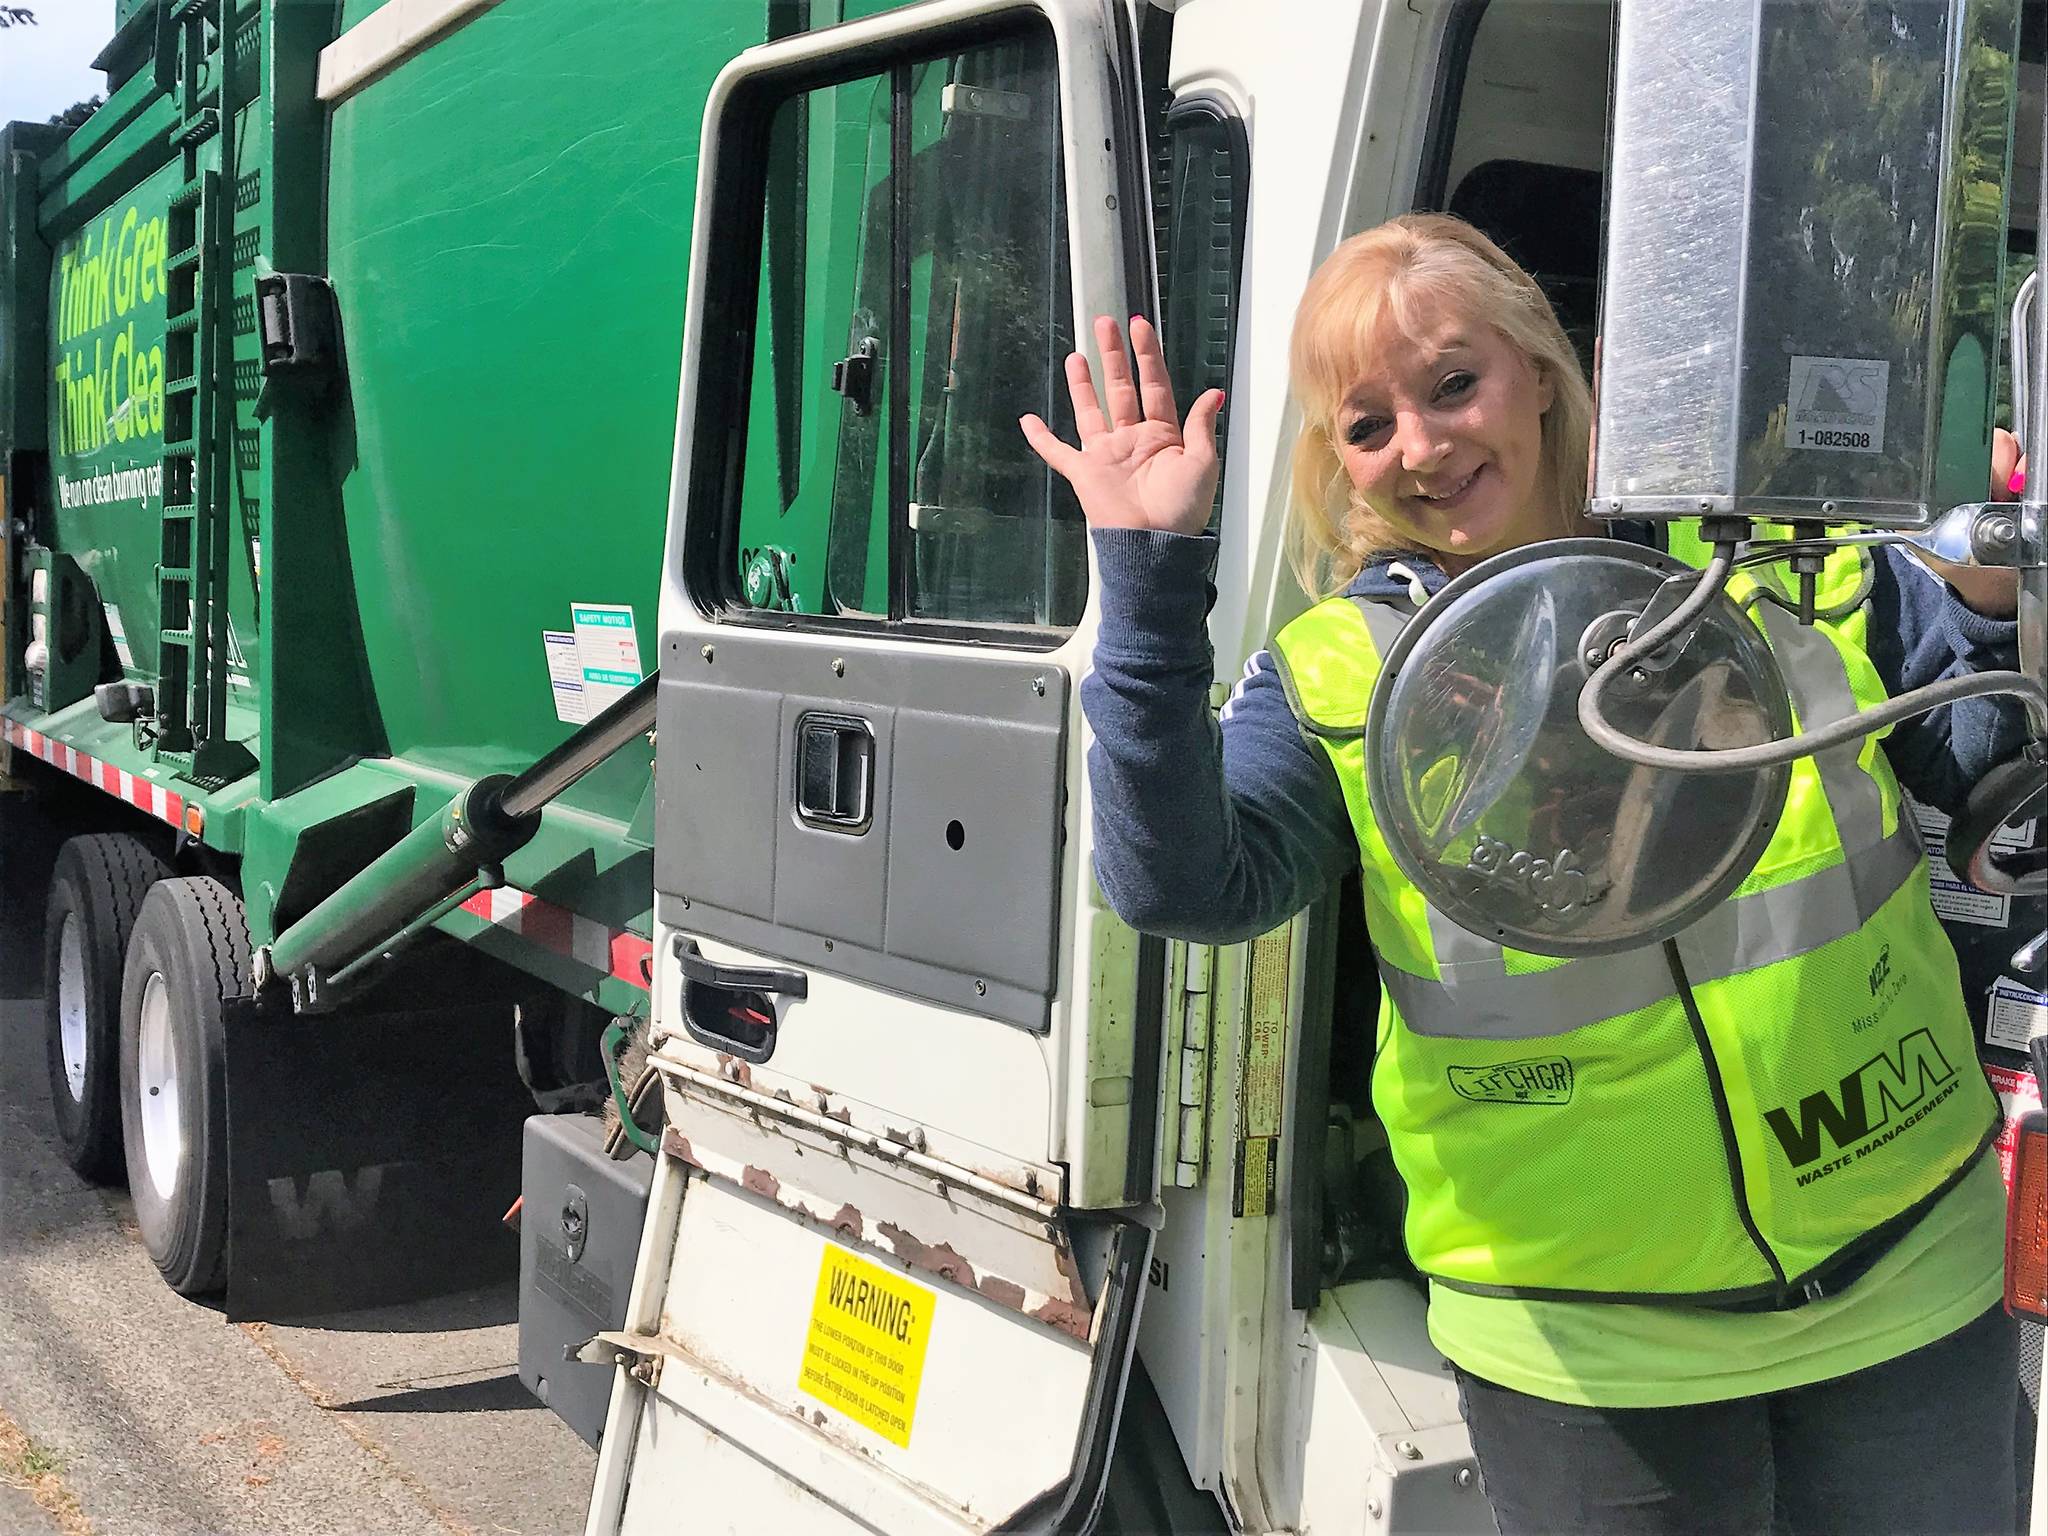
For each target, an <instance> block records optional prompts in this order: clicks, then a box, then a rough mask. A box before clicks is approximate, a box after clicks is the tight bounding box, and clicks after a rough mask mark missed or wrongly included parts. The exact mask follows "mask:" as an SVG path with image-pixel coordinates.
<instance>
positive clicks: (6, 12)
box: [0, 5, 36, 32]
mask: <svg viewBox="0 0 2048 1536" xmlns="http://www.w3.org/2000/svg"><path fill="white" fill-rule="evenodd" d="M35 24H36V13H35V12H34V11H32V10H30V9H29V8H28V7H27V6H25V5H0V32H4V31H6V30H7V29H8V28H9V27H32V26H34V25H35Z"/></svg>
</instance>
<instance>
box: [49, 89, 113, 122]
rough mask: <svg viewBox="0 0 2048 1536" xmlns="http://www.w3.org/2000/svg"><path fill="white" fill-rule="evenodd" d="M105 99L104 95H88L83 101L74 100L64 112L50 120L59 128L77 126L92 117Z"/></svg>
mask: <svg viewBox="0 0 2048 1536" xmlns="http://www.w3.org/2000/svg"><path fill="white" fill-rule="evenodd" d="M105 100H106V98H105V97H104V96H88V97H86V98H85V100H83V101H74V102H73V103H71V105H70V106H68V107H66V108H65V109H64V110H63V111H62V112H59V113H58V114H57V115H56V116H55V117H53V118H51V119H50V121H51V122H53V123H55V124H56V125H57V126H58V127H59V128H76V127H77V126H78V125H79V124H80V123H82V122H84V121H85V120H86V119H87V118H88V117H91V116H92V115H93V113H94V112H95V111H96V110H98V108H99V106H100V104H101V103H102V102H103V101H105Z"/></svg>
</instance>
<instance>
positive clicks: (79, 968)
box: [57, 912, 87, 1104]
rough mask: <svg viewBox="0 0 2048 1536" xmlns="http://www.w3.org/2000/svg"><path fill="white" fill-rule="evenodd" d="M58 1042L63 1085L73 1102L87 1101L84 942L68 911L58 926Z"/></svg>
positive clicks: (74, 915)
mask: <svg viewBox="0 0 2048 1536" xmlns="http://www.w3.org/2000/svg"><path fill="white" fill-rule="evenodd" d="M57 1046H58V1049H59V1051H60V1052H61V1053H62V1056H63V1060H64V1087H65V1089H66V1090H67V1091H68V1092H69V1093H70V1095H71V1102H72V1103H74V1104H79V1103H83V1102H84V1101H85V1053H86V1050H87V1045H86V1031H85V943H84V937H83V935H82V934H80V932H79V929H78V915H77V914H76V913H75V912H66V913H65V914H64V917H63V921H62V926H60V927H59V928H58V930H57Z"/></svg>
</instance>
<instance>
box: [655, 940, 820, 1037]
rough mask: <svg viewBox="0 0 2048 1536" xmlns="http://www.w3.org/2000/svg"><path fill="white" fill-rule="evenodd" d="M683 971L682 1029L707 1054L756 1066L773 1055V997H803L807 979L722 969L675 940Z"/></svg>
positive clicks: (691, 943) (759, 969)
mask: <svg viewBox="0 0 2048 1536" xmlns="http://www.w3.org/2000/svg"><path fill="white" fill-rule="evenodd" d="M675 954H676V961H677V963H678V964H679V965H680V966H681V967H682V971H683V1028H684V1029H685V1030H687V1031H688V1032H689V1035H690V1038H691V1039H693V1040H695V1041H696V1042H697V1043H698V1044H699V1045H702V1046H707V1047H709V1048H710V1049H711V1050H714V1051H720V1052H723V1053H724V1054H726V1055H729V1056H737V1057H739V1058H740V1060H742V1061H749V1062H752V1063H753V1064H754V1065H755V1066H759V1065H761V1064H762V1063H763V1062H765V1061H766V1060H767V1059H768V1058H769V1057H770V1056H773V1055H774V1054H775V1042H776V1034H777V1031H778V1029H779V1028H780V1020H779V1019H778V1017H777V1015H776V1012H775V1001H774V1000H775V999H776V998H777V997H792V998H800V997H806V996H808V995H809V993H810V987H811V982H810V978H809V977H808V976H806V975H805V974H804V973H803V972H802V971H792V970H783V969H781V968H780V967H776V966H758V965H724V964H721V963H720V962H719V961H716V960H713V959H711V958H709V957H708V956H706V955H705V954H704V952H703V951H702V950H700V949H698V948H697V942H696V940H694V939H691V938H686V937H685V936H683V935H681V934H678V935H676V941H675Z"/></svg>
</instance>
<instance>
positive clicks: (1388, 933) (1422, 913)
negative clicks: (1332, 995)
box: [1273, 551, 1997, 1307]
mask: <svg viewBox="0 0 2048 1536" xmlns="http://www.w3.org/2000/svg"><path fill="white" fill-rule="evenodd" d="M1869 586H1870V583H1869V571H1868V566H1867V563H1866V561H1865V558H1864V557H1863V556H1862V555H1861V554H1860V553H1859V552H1857V551H1845V552H1842V553H1841V554H1839V555H1837V556H1835V557H1833V558H1831V559H1830V561H1829V562H1828V567H1827V569H1826V571H1825V572H1824V573H1823V577H1822V582H1821V591H1820V595H1819V596H1820V601H1819V611H1820V613H1821V615H1822V618H1821V621H1820V622H1818V623H1817V624H1815V625H1814V626H1813V627H1811V628H1807V627H1804V626H1801V625H1800V624H1799V623H1798V622H1797V620H1796V619H1795V618H1794V617H1793V615H1792V613H1791V612H1789V611H1788V609H1787V608H1786V607H1785V606H1783V605H1781V604H1780V603H1779V602H1777V601H1773V600H1772V599H1771V597H1770V595H1769V593H1768V592H1766V591H1765V590H1764V587H1763V586H1762V584H1760V583H1757V582H1754V581H1749V580H1746V579H1742V578H1738V580H1737V581H1736V582H1735V583H1732V584H1731V589H1730V590H1731V594H1733V595H1737V596H1738V597H1742V598H1744V599H1745V606H1747V607H1748V608H1749V611H1750V613H1751V616H1752V618H1753V619H1755V620H1756V621H1757V622H1759V623H1760V625H1761V627H1762V629H1763V631H1764V633H1765V635H1766V637H1767V639H1768V640H1769V643H1770V644H1771V646H1772V649H1773V651H1774V652H1775V654H1776V656H1777V658H1778V660H1779V662H1780V664H1781V665H1782V666H1783V668H1784V670H1785V675H1786V684H1787V690H1788V692H1789V693H1790V694H1791V697H1792V702H1793V707H1794V710H1795V712H1796V714H1797V716H1798V718H1799V720H1800V722H1801V724H1802V725H1803V726H1813V725H1820V724H1823V723H1825V722H1827V721H1829V720H1833V719H1838V718H1840V717H1842V716H1844V715H1846V714H1848V713H1849V712H1851V711H1852V710H1854V709H1856V708H1859V707H1863V706H1867V705H1870V704H1874V703H1877V702H1879V701H1881V700H1882V699H1883V698H1884V697H1885V696H1886V695H1885V690H1884V686H1883V684H1882V683H1881V682H1880V681H1879V680H1878V677H1877V674H1876V671H1875V669H1874V668H1873V667H1872V665H1871V663H1870V659H1869V657H1868V656H1867V655H1866V654H1865V653H1864V650H1863V646H1862V639H1863V632H1864V624H1865V621H1866V612H1865V607H1864V599H1865V597H1866V596H1867V595H1868V592H1869ZM1778 590H1779V591H1780V593H1781V594H1782V588H1778ZM1408 611H1409V610H1408V609H1407V608H1406V606H1405V605H1394V604H1386V603H1377V602H1371V601H1367V600H1364V599H1353V598H1345V597H1339V598H1332V599H1330V600H1328V601H1326V602H1323V603H1320V604H1318V605H1317V606H1316V607H1314V608H1312V609H1310V610H1309V611H1308V612H1307V613H1305V614H1303V615H1302V616H1301V617H1300V618H1298V619H1296V620H1295V621H1294V622H1293V623H1291V624H1289V625H1288V626H1287V627H1286V628H1285V629H1283V630H1282V631H1281V633H1280V635H1279V636H1278V637H1277V638H1276V639H1275V641H1274V644H1273V654H1274V657H1275V660H1276V663H1277V666H1278V670H1279V673H1280V676H1281V680H1282V682H1283V683H1284V685H1285V687H1286V689H1287V696H1288V700H1289V703H1290V704H1291V705H1292V707H1293V709H1294V713H1295V716H1296V718H1297V720H1298V721H1299V722H1300V723H1301V726H1302V728H1303V730H1304V732H1305V733H1306V734H1307V736H1308V737H1309V738H1310V739H1311V740H1313V741H1315V742H1316V743H1317V744H1318V745H1320V746H1321V747H1322V749H1323V750H1324V751H1326V752H1327V753H1328V754H1329V757H1330V760H1331V762H1332V763H1333V764H1334V766H1335V768H1336V770H1337V778H1338V781H1339V783H1340V784H1341V785H1342V786H1343V791H1344V798H1345V802H1346V804H1347V806H1348V807H1349V809H1350V814H1351V822H1352V826H1353V829H1354V830H1355V832H1356V834H1357V837H1358V846H1359V850H1360V853H1361V856H1362V864H1363V874H1364V882H1363V883H1364V894H1365V911H1366V919H1367V924H1368V927H1369V930H1370V933H1371V936H1372V944H1373V949H1374V953H1375V957H1376V959H1377V960H1378V963H1379V972H1380V978H1381V981H1382V983H1383V991H1382V997H1381V1009H1380V1022H1379V1042H1378V1051H1377V1054H1376V1057H1375V1060H1374V1066H1373V1081H1372V1097H1373V1103H1374V1106H1375V1108H1376V1110H1377V1112H1378V1114H1379V1116H1380V1118H1381V1120H1382V1122H1383V1123H1384V1124H1385V1126H1386V1130H1387V1135H1388V1138H1389V1141H1390V1143H1391V1147H1392V1152H1393V1156H1394V1161H1395V1164H1396V1166H1397V1167H1398V1168H1399V1169H1400V1172H1401V1175H1402V1178H1403V1180H1404V1181H1405V1183H1406V1185H1407V1189H1408V1212H1407V1227H1406V1237H1407V1243H1408V1248H1409V1252H1410V1254H1411V1256H1412V1257H1413V1259H1414V1261H1415V1263H1416V1265H1417V1267H1418V1268H1420V1269H1421V1270H1422V1271H1423V1272H1424V1273H1425V1274H1427V1275H1429V1276H1430V1277H1431V1278H1432V1279H1434V1280H1437V1281H1439V1282H1441V1283H1443V1284H1446V1285H1452V1286H1457V1287H1459V1288H1461V1289H1464V1290H1469V1291H1476V1292H1481V1293H1492V1294H1506V1295H1516V1296H1529V1297H1548V1298H1554V1299H1571V1298H1579V1299H1589V1300H1613V1301H1662V1302H1673V1303H1683V1304H1689V1305H1715V1306H1732V1307H1783V1306H1792V1305H1797V1304H1799V1303H1800V1302H1801V1301H1803V1300H1806V1299H1810V1298H1812V1297H1815V1296H1819V1295H1821V1294H1824V1293H1826V1292H1828V1291H1831V1290H1833V1289H1837V1288H1839V1286H1841V1285H1843V1284H1846V1283H1847V1282H1848V1281H1849V1280H1850V1279H1853V1278H1854V1276H1855V1275H1856V1274H1859V1273H1861V1272H1862V1270H1863V1269H1864V1268H1866V1267H1867V1266H1868V1263H1869V1262H1870V1261H1871V1260H1872V1259H1874V1258H1875V1256H1876V1255H1877V1254H1878V1253H1881V1252H1882V1251H1883V1250H1884V1249H1885V1248H1886V1247H1888V1246H1889V1245H1890V1244H1891V1242H1892V1241H1893V1240H1895V1238H1896V1237H1897V1235H1898V1234H1899V1233H1900V1232H1902V1231H1903V1230H1905V1228H1906V1227H1908V1226H1910V1225H1911V1223H1912V1222H1913V1221H1914V1220H1916V1219H1917V1218H1918V1217H1919V1215H1920V1214H1921V1213H1922V1212H1923V1211H1925V1210H1926V1208H1927V1207H1928V1206H1930V1205H1931V1204H1933V1203H1934V1201H1936V1200H1937V1199H1939V1198H1940V1197H1941V1195H1942V1194H1943V1193H1945V1192H1946V1191H1947V1190H1948V1189H1949V1187H1950V1186H1952V1185H1953V1184H1954V1183H1956V1182H1957V1181H1958V1179H1959V1178H1960V1177H1961V1176H1962V1173H1963V1172H1964V1170H1965V1169H1967V1168H1968V1166H1969V1165H1970V1164H1971V1163H1972V1162H1973V1161H1974V1160H1975V1159H1976V1157H1977V1156H1978V1155H1979V1153H1981V1152H1982V1151H1983V1149H1984V1148H1985V1147H1986V1146H1988V1145H1989V1143H1990V1141H1991V1139H1992V1138H1993V1137H1994V1136H1995V1134H1996V1130H1997V1108H1996V1103H1995V1100H1994V1099H1993V1097H1992V1095H1991V1092H1990V1090H1989V1088H1988V1086H1987V1085H1986V1083H1985V1081H1984V1077H1983V1074H1982V1072H1981V1071H1979V1069H1978V1066H1977V1060H1976V1051H1975V1041H1974V1037H1973V1035H1972V1033H1971V1030H1970V1026H1969V1021H1968V1018H1967V1016H1966V1014H1965V1011H1964V1007H1963V998H1962V990H1961V984H1960V981H1959V979H1958V976H1957V970H1956V960H1955V953H1954V950H1953V949H1952V948H1951V947H1950V944H1949V941H1948V939H1947V937H1946V935H1944V934H1943V932H1942V931H1941V926H1940V924H1939V923H1938V921H1937V920H1936V918H1935V915H1934V909H1933V906H1932V905H1931V903H1930V901H1929V897H1928V876H1927V862H1926V859H1925V858H1924V856H1923V854H1922V851H1921V847H1920V841H1919V836H1918V833H1917V831H1916V829H1915V827H1914V825H1913V820H1912V817H1911V816H1909V815H1903V814H1902V811H1901V797H1900V792H1899V787H1898V783H1897V781H1896V780H1895V779H1894V778H1893V776H1892V773H1891V769H1890V766H1889V764H1888V763H1887V762H1886V760H1885V758H1884V755H1883V752H1882V749H1881V748H1880V747H1879V745H1878V743H1877V741H1876V740H1875V739H1866V740H1864V741H1862V742H1858V743H1851V744H1849V745H1847V746H1844V747H1840V748H1837V749H1835V750H1833V751H1830V752H1826V753H1823V754H1821V756H1820V757H1819V758H1818V759H1815V758H1812V757H1807V758H1802V759H1800V760H1799V761H1798V762H1797V763H1796V764H1795V765H1794V767H1793V770H1792V774H1791V780H1790V783H1789V785H1788V788H1787V791H1786V797H1785V805H1784V810H1783V814H1782V816H1781V818H1780V820H1779V822H1778V826H1777V829H1776V831H1775V833H1774V834H1773V836H1772V838H1771V841H1770V843H1769V845H1768V846H1767V847H1766V848H1765V850H1764V854H1763V857H1762V859H1761V860H1760V861H1759V862H1758V864H1757V866H1756V868H1755V870H1754V871H1753V872H1752V873H1751V874H1750V876H1749V878H1748V879H1747V880H1745V881H1744V882H1743V884H1742V885H1741V886H1740V887H1739V888H1738V889H1737V891H1736V892H1735V894H1734V895H1733V896H1732V897H1730V898H1729V899H1728V900H1727V901H1726V902H1724V903H1722V905H1721V906H1720V907H1718V908H1716V909H1715V910H1714V911H1713V912H1712V913H1710V914H1709V915H1708V916H1707V917H1705V918H1704V919H1702V920H1701V921H1700V922H1698V923H1696V924H1694V925H1693V926H1692V927H1691V928H1688V929H1686V930H1685V931H1684V932H1682V933H1680V934H1679V935H1678V936H1677V937H1676V938H1674V939H1672V940H1670V941H1669V942H1668V943H1666V944H1662V945H1650V946H1647V947H1645V948H1641V949H1635V950H1629V951H1625V952H1623V953H1620V954H1615V955H1606V956H1599V957H1589V958H1583V959H1574V960H1560V959H1556V958H1553V957H1548V956H1541V955H1534V954H1529V953H1525V952H1522V951H1517V950H1513V949H1508V948H1504V947H1503V946H1501V945H1499V944H1497V943H1494V942H1491V941H1489V940H1487V939H1483V938H1480V937H1478V936H1477V935H1475V934H1471V933H1468V932H1466V931H1465V930H1464V929H1462V928H1459V927H1458V926H1457V925H1455V924H1454V923H1452V922H1450V921H1449V920H1448V919H1447V918H1445V917H1443V916H1442V915H1441V914H1440V913H1438V912H1436V911H1434V910H1433V909H1431V908H1430V906H1429V904H1428V903H1427V901H1426V900H1425V899H1424V897H1423V895H1422V892H1421V891H1420V890H1419V889H1418V888H1417V887H1416V886H1415V885H1414V884H1413V883H1412V882H1411V881H1409V880H1408V879H1407V877H1406V876H1405V875H1403V874H1402V873H1401V870H1400V868H1399V866H1398V865H1397V864H1396V863H1395V862H1394V859H1393V857H1392V855H1391V854H1390V853H1389V852H1388V849H1387V844H1386V841H1385V839H1384V837H1383V836H1382V835H1381V832H1380V829H1379V827H1378V826H1377V824H1376V823H1375V822H1374V820H1373V814H1372V808H1371V806H1370V805H1368V804H1367V799H1366V774H1365V750H1366V749H1365V743H1364V721H1365V715H1366V706H1367V703H1368V701H1369V700H1370V698H1371V695H1372V688H1373V683H1374V681H1375V679H1377V677H1378V676H1379V670H1380V656H1381V654H1382V653H1383V651H1384V649H1385V648H1386V647H1387V646H1388V645H1390V644H1391V643H1392V640H1393V637H1394V636H1395V635H1396V634H1398V633H1399V631H1400V628H1401V626H1402V624H1403V623H1405V622H1406V617H1407V612H1408Z"/></svg>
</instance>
